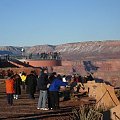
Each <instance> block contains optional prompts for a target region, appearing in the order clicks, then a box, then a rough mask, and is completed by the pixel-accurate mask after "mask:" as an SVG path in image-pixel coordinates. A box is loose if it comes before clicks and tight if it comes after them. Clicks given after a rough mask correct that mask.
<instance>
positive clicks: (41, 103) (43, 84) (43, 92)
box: [37, 69, 48, 110]
mask: <svg viewBox="0 0 120 120" xmlns="http://www.w3.org/2000/svg"><path fill="white" fill-rule="evenodd" d="M47 84H48V75H47V69H43V70H42V71H41V74H40V77H39V79H38V89H39V90H40V95H39V99H38V106H37V109H40V110H48V109H47V106H46V100H47Z"/></svg>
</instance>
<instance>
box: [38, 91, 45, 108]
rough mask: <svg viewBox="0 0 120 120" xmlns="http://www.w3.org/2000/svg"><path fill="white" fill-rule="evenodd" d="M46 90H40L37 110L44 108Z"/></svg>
mask: <svg viewBox="0 0 120 120" xmlns="http://www.w3.org/2000/svg"><path fill="white" fill-rule="evenodd" d="M46 101H47V90H40V94H39V99H38V108H46Z"/></svg>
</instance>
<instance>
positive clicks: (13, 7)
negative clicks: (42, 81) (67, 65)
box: [0, 0, 120, 46]
mask: <svg viewBox="0 0 120 120" xmlns="http://www.w3.org/2000/svg"><path fill="white" fill-rule="evenodd" d="M97 40H120V0H0V46H5V45H8V46H9V45H12V46H29V45H30V46H34V45H43V44H51V45H57V44H64V43H71V42H82V41H97Z"/></svg>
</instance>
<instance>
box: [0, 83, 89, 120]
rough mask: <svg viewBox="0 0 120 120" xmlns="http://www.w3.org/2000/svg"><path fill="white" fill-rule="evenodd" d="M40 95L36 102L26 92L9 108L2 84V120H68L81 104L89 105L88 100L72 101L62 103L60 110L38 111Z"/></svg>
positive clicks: (0, 90) (0, 115) (0, 104)
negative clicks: (74, 109)
mask: <svg viewBox="0 0 120 120" xmlns="http://www.w3.org/2000/svg"><path fill="white" fill-rule="evenodd" d="M37 101H38V93H36V94H35V100H30V99H28V96H27V94H26V93H25V91H22V95H21V96H20V97H19V99H18V100H14V105H13V106H9V105H8V104H7V101H6V94H5V84H4V83H3V82H2V83H0V120H67V119H68V118H69V115H70V114H71V113H72V109H73V108H75V107H79V106H80V105H81V104H88V98H87V97H85V98H82V99H77V100H76V99H71V100H68V101H61V102H60V109H59V110H48V111H42V110H37V109H36V107H37Z"/></svg>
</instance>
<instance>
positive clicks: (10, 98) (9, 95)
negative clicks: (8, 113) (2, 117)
mask: <svg viewBox="0 0 120 120" xmlns="http://www.w3.org/2000/svg"><path fill="white" fill-rule="evenodd" d="M7 102H8V104H9V105H13V94H12V93H11V94H7Z"/></svg>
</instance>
